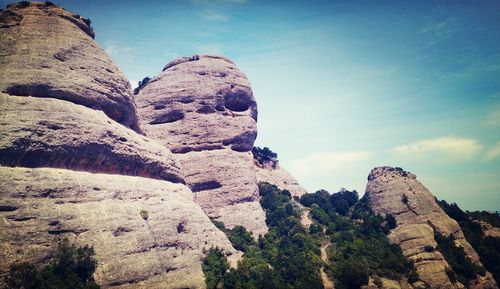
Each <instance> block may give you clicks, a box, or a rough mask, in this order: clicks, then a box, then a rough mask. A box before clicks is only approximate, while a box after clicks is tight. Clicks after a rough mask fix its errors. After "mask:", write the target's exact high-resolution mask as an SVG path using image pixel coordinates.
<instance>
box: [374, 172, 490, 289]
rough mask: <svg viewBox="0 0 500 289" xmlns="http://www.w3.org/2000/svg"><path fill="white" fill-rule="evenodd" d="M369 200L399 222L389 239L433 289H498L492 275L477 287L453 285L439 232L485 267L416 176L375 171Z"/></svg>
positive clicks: (384, 214) (378, 211)
mask: <svg viewBox="0 0 500 289" xmlns="http://www.w3.org/2000/svg"><path fill="white" fill-rule="evenodd" d="M365 197H366V200H367V202H368V205H369V207H370V208H371V209H372V210H373V212H374V213H375V214H380V215H382V216H384V217H385V216H387V215H391V216H393V217H394V218H395V219H396V222H397V226H396V227H395V228H394V229H392V230H391V232H390V234H389V236H388V237H389V239H390V240H391V242H393V243H396V244H398V245H399V246H400V247H401V249H402V250H403V254H404V255H405V256H407V257H409V258H410V259H412V260H413V261H414V262H415V266H416V268H417V272H418V273H419V275H420V278H421V279H422V280H423V281H424V282H425V283H427V284H429V285H430V286H431V287H433V288H458V287H460V286H463V285H467V286H472V285H474V286H477V287H480V288H496V283H495V281H494V280H493V279H492V277H491V275H490V274H486V276H484V277H481V276H479V277H478V280H476V282H475V283H474V284H459V283H458V284H457V283H452V282H451V281H450V277H449V274H447V271H450V270H451V271H452V268H451V267H450V264H448V263H447V261H446V259H445V258H444V257H443V255H442V254H441V252H439V250H435V248H436V247H437V246H438V244H437V243H436V239H435V232H437V233H439V234H441V235H444V236H445V237H448V236H452V237H453V239H454V242H455V244H456V245H457V246H460V247H462V248H463V249H464V251H465V253H466V255H467V256H468V257H469V258H470V260H471V261H472V262H473V263H474V264H475V265H477V266H481V267H482V264H481V262H480V260H479V256H478V254H477V253H476V251H475V250H474V249H473V248H472V246H471V245H470V244H469V243H468V242H467V240H466V239H465V237H464V234H463V232H462V230H461V229H460V226H459V225H458V223H457V222H456V221H455V220H453V219H452V218H450V217H449V216H448V215H447V214H446V213H445V212H444V211H443V210H442V209H441V208H440V206H439V205H438V204H437V202H436V199H435V197H434V196H433V195H432V193H431V192H430V191H429V190H428V189H427V188H426V187H424V186H423V185H422V184H421V183H420V182H419V181H418V180H417V178H416V176H415V175H414V174H411V173H409V172H406V171H404V170H402V169H401V168H391V167H379V168H375V169H373V170H372V171H371V172H370V175H369V176H368V184H367V186H366V195H365ZM429 246H430V247H429Z"/></svg>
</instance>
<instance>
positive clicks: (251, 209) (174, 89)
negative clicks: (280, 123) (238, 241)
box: [136, 55, 267, 235]
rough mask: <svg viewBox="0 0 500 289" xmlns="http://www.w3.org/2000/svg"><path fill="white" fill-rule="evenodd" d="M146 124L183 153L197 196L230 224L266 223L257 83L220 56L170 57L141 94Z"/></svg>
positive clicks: (260, 228)
mask: <svg viewBox="0 0 500 289" xmlns="http://www.w3.org/2000/svg"><path fill="white" fill-rule="evenodd" d="M136 102H137V110H138V115H139V121H140V124H141V128H142V129H143V130H144V132H145V133H146V134H147V135H148V137H151V138H153V139H155V140H158V141H159V142H160V143H162V144H163V145H165V146H166V147H168V148H170V149H171V150H172V152H174V153H177V155H176V156H177V157H178V159H179V161H180V163H181V167H182V170H183V173H184V176H185V180H186V183H187V184H188V186H189V187H190V188H191V189H192V190H193V193H194V194H195V195H196V196H195V201H196V202H197V203H198V204H200V206H201V207H202V208H203V209H204V211H205V212H206V213H207V214H208V215H209V216H211V217H214V218H217V219H219V220H220V221H223V222H224V223H225V224H226V225H227V226H228V227H233V226H235V225H243V226H245V227H246V228H247V229H248V230H251V231H252V232H253V233H254V234H255V235H257V234H263V233H265V232H266V231H267V227H266V225H265V214H264V211H263V210H262V208H261V207H260V204H259V202H258V200H259V194H258V187H257V179H256V176H255V170H254V164H253V157H252V155H251V153H250V152H249V151H250V150H251V149H252V147H253V143H254V140H255V137H256V136H257V127H256V120H257V106H256V103H255V99H254V97H253V93H252V90H251V88H250V84H249V83H248V80H247V79H246V77H245V75H244V74H243V73H241V72H240V71H239V70H238V69H237V68H236V66H235V65H234V63H233V62H232V61H231V60H229V59H227V58H224V57H221V56H211V55H201V56H197V55H195V56H192V57H182V58H179V59H176V60H173V61H171V62H170V63H168V64H167V65H166V66H165V68H164V69H163V72H162V73H160V75H158V76H157V77H155V78H153V79H152V80H151V81H150V82H149V83H148V84H147V85H146V86H145V87H143V88H142V90H141V91H140V92H139V94H138V95H137V97H136Z"/></svg>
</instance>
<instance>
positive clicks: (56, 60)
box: [0, 2, 138, 130]
mask: <svg viewBox="0 0 500 289" xmlns="http://www.w3.org/2000/svg"><path fill="white" fill-rule="evenodd" d="M0 13H2V14H4V15H5V13H10V14H12V13H15V14H12V15H17V16H13V17H6V20H4V21H1V22H0V51H2V52H1V53H0V91H2V92H5V93H8V94H11V95H19V96H35V97H44V98H47V97H50V98H57V99H63V100H67V101H70V102H73V103H76V104H81V105H84V106H87V107H90V108H93V109H97V110H101V111H104V113H106V115H107V116H109V117H110V118H112V119H114V120H116V121H118V122H119V123H122V124H123V125H125V126H127V127H131V128H132V129H134V130H138V126H137V116H136V114H135V105H134V102H133V99H132V95H131V88H130V84H129V82H128V80H127V79H126V78H125V76H124V75H123V73H122V72H121V71H120V70H119V69H118V68H117V67H116V65H114V64H113V62H112V61H111V59H110V58H109V57H108V56H107V55H106V53H105V52H104V50H102V49H101V48H100V47H99V46H98V45H97V43H96V42H95V41H94V40H93V37H94V32H93V30H92V27H91V26H90V24H89V23H86V22H85V21H84V18H82V17H80V16H77V15H74V14H73V13H70V12H68V11H66V10H64V9H63V8H61V7H59V6H57V5H46V4H45V3H43V2H32V3H31V5H29V6H28V7H23V6H22V5H16V4H13V5H10V6H9V7H8V8H7V9H6V11H4V12H0ZM10 14H9V15H10ZM3 18H4V17H3ZM4 19H5V18H4Z"/></svg>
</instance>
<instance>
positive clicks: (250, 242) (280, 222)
mask: <svg viewBox="0 0 500 289" xmlns="http://www.w3.org/2000/svg"><path fill="white" fill-rule="evenodd" d="M259 192H260V195H261V197H262V198H261V201H260V202H261V205H262V207H263V208H264V209H265V211H266V222H267V225H268V227H269V233H267V234H266V235H265V236H259V238H258V241H254V239H253V238H249V236H250V235H249V233H248V232H247V231H246V230H245V229H244V228H243V227H241V228H240V227H235V228H233V229H232V230H229V229H226V228H224V227H223V225H222V224H221V223H220V222H216V225H217V226H218V227H219V228H222V230H223V231H224V232H225V233H226V234H227V235H228V237H229V239H230V240H231V242H233V245H234V246H235V247H238V248H240V249H241V250H243V251H244V252H245V256H244V258H243V260H241V261H240V263H239V264H238V268H237V269H234V268H232V269H230V270H228V271H226V270H223V268H227V261H226V259H225V256H224V255H223V254H222V252H220V250H219V249H217V248H212V249H211V250H210V252H209V254H208V255H207V257H206V258H205V259H204V263H203V264H204V265H203V271H204V273H205V276H206V283H207V288H209V289H210V288H243V289H244V288H262V289H264V288H265V289H272V288H304V289H306V288H307V289H315V288H318V289H319V288H323V284H322V282H321V278H320V275H319V270H320V267H321V266H322V262H321V259H320V249H319V245H320V243H319V242H318V240H317V239H316V238H315V237H313V236H312V235H311V234H310V233H309V232H308V230H306V229H305V228H304V227H303V226H302V225H301V224H300V211H299V209H298V208H297V204H294V203H293V201H292V198H291V195H290V193H289V192H288V191H280V190H279V189H278V188H277V187H276V186H273V185H270V184H267V183H264V184H260V185H259Z"/></svg>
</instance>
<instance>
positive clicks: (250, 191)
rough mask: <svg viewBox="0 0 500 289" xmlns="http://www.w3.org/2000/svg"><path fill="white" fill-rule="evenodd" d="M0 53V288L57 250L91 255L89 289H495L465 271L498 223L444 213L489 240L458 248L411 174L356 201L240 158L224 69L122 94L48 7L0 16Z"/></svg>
mask: <svg viewBox="0 0 500 289" xmlns="http://www.w3.org/2000/svg"><path fill="white" fill-rule="evenodd" d="M0 51H1V52H0V111H1V117H0V260H2V262H1V263H0V288H3V287H5V285H6V284H5V282H4V278H3V277H5V276H7V275H9V270H10V268H12V266H15V265H18V264H22V263H30V264H34V265H36V266H41V265H43V264H47V262H48V261H50V260H54V257H55V255H56V252H57V251H56V250H57V245H58V243H60V242H61V241H62V240H65V239H67V240H69V242H71V243H72V244H75V245H77V246H86V245H90V246H92V247H93V249H94V250H95V257H96V259H97V260H98V262H97V267H96V270H95V274H94V277H95V280H96V281H97V283H98V284H99V285H100V286H101V287H102V288H205V287H206V286H208V287H210V288H213V287H216V288H223V287H224V286H225V287H226V288H235V286H233V285H235V284H238V286H240V287H241V288H246V287H242V286H247V287H248V286H250V287H251V286H254V285H255V286H254V287H251V288H266V289H267V288H277V289H280V288H304V289H306V288H307V289H311V288H318V289H321V288H324V287H325V286H326V287H328V288H332V287H333V286H335V287H336V288H339V289H344V288H345V289H350V288H360V287H361V286H369V287H367V288H375V287H378V288H408V289H410V288H429V287H430V288H461V287H463V286H467V287H469V288H498V286H497V284H496V283H495V281H494V280H493V278H492V275H491V274H490V273H489V272H487V271H486V270H485V269H484V268H483V264H482V263H481V260H484V259H483V256H484V254H486V253H485V252H492V250H497V249H491V248H493V247H494V246H495V244H497V243H495V242H497V241H498V239H495V238H494V236H498V226H494V225H492V224H489V223H487V222H486V221H485V220H487V219H485V218H483V217H481V216H480V217H478V219H477V220H472V219H468V217H467V219H463V218H464V217H463V216H462V215H460V214H458V215H457V216H458V217H457V216H453V215H452V214H451V213H449V214H450V216H451V217H453V218H462V219H461V220H466V221H464V224H466V225H467V226H469V227H473V226H474V224H476V225H477V226H482V227H483V229H484V230H485V233H483V234H482V235H484V236H488V238H490V237H491V238H492V239H491V240H493V241H491V240H490V239H487V240H486V237H485V238H484V239H485V240H486V241H484V242H483V241H482V240H476V241H475V242H468V241H467V240H469V236H470V235H471V233H470V232H469V231H468V230H465V229H464V231H465V232H466V234H465V235H464V232H462V229H461V227H460V225H459V223H457V222H456V221H455V220H454V219H452V218H450V217H449V216H448V215H447V214H446V213H445V212H444V211H443V209H442V207H440V203H437V202H436V200H435V198H434V196H433V195H432V194H431V192H429V191H428V190H427V189H426V188H425V187H424V186H423V185H422V184H421V183H420V182H418V181H417V180H416V176H415V175H413V174H411V173H408V172H405V171H403V170H402V169H399V168H390V167H380V168H375V169H373V170H372V172H371V173H370V175H369V177H368V185H367V189H366V194H365V197H364V198H362V199H361V200H360V199H359V196H358V193H357V192H356V191H352V192H351V191H348V190H341V191H340V192H338V193H336V194H330V193H328V192H327V191H324V190H320V191H318V192H316V193H314V194H307V193H306V191H305V189H304V188H302V187H301V186H300V184H299V183H298V182H297V180H296V179H295V178H294V177H293V176H291V175H290V174H289V173H288V172H287V171H286V170H284V169H283V168H282V167H281V166H280V164H279V162H278V160H277V154H275V153H273V152H271V151H270V150H269V149H267V148H264V149H263V150H260V148H254V141H255V138H256V136H257V114H258V113H257V103H256V100H255V98H254V95H253V92H252V89H251V86H250V83H249V82H248V79H247V78H246V76H245V75H244V74H243V72H241V71H240V70H239V69H238V68H237V66H236V64H235V63H234V62H233V61H231V60H230V59H228V58H225V57H222V56H215V55H194V56H189V57H181V58H178V59H175V60H173V61H171V62H169V63H167V64H166V65H165V67H164V68H163V70H162V72H161V73H160V74H159V75H157V76H156V77H154V78H152V79H151V80H150V81H144V82H143V83H142V84H141V87H140V88H139V89H137V91H136V92H137V93H135V92H134V93H135V94H133V93H132V91H131V87H130V85H129V81H128V80H127V79H126V77H125V76H124V74H123V73H122V72H121V71H120V70H119V69H118V68H117V66H116V65H115V64H114V63H113V62H112V61H111V59H110V58H109V56H108V55H106V53H105V51H104V50H103V49H101V48H100V47H99V46H98V45H97V43H96V42H95V41H94V31H93V29H92V27H91V22H90V20H88V19H85V18H83V17H81V16H79V15H77V14H74V13H71V12H69V11H66V10H64V9H63V8H61V7H60V6H58V5H55V4H53V3H51V2H31V3H29V2H20V3H17V4H11V5H9V6H7V8H6V9H5V10H2V11H0ZM255 152H257V154H261V155H260V156H258V155H257V154H256V153H255ZM441 205H442V206H443V205H447V204H446V203H443V204H441ZM447 206H448V205H447ZM447 209H448V210H450V211H451V210H455V209H454V207H453V206H451V205H449V207H447ZM462 213H463V212H462ZM378 215H380V216H382V217H380V216H378ZM497 217H498V216H496V217H495V218H497ZM301 218H302V220H303V222H302V223H301V222H300V220H301ZM495 220H497V219H495ZM497 221H498V222H500V218H499V219H498V220H497ZM392 223H394V224H392ZM268 232H269V234H267V233H268ZM252 234H253V236H252ZM259 235H262V236H261V237H259ZM450 236H451V237H450ZM466 238H467V239H466ZM481 238H483V237H481ZM450 240H451V241H450ZM446 242H448V243H449V242H452V243H453V245H452V248H451V249H450V247H449V244H448V245H447V246H448V247H446V248H447V250H449V251H447V252H444V250H443V249H442V247H443V246H445V245H446V244H447V243H446ZM487 242H489V243H487ZM390 243H393V244H390ZM394 244H397V245H399V247H400V248H401V250H400V249H399V247H398V246H396V245H394ZM454 244H456V245H457V246H459V247H455V246H454ZM471 244H472V245H473V246H475V247H474V248H477V246H476V245H475V244H481V246H483V245H484V248H482V249H481V250H479V251H478V252H479V255H478V253H476V251H475V250H474V248H473V247H472V246H471ZM492 244H493V245H492ZM216 248H217V249H216ZM235 248H237V249H238V250H236V249H235ZM446 248H445V249H446ZM460 248H463V249H460ZM440 250H441V251H440ZM456 250H458V253H457V254H458V255H457V256H459V257H460V256H461V255H460V253H461V254H462V255H464V256H466V257H463V258H462V259H461V260H462V261H464V263H471V264H470V266H472V267H471V268H472V269H473V271H474V272H473V274H472V277H473V278H472V279H471V278H469V277H470V276H469V277H468V278H469V279H466V281H467V282H465V281H464V282H462V283H460V282H459V281H457V280H456V279H457V278H458V280H463V278H462V277H463V274H465V273H467V272H465V273H464V272H459V270H457V269H456V265H457V264H456V260H454V262H455V263H452V262H450V260H451V259H450V258H449V254H450V252H451V253H453V254H455V253H456ZM497 251H498V250H497ZM497 251H495V253H498V252H497ZM454 252H455V253H454ZM464 253H465V254H464ZM480 256H481V257H480ZM495 256H496V255H495ZM408 259H410V260H412V261H413V262H414V265H413V263H412V262H410V261H408ZM205 261H206V262H205ZM226 261H227V263H226ZM465 261H466V262H465ZM237 262H238V263H237ZM237 264H238V267H237V268H233V269H230V265H231V266H232V267H235V266H236V265H237ZM484 264H485V265H487V266H490V267H489V268H491V267H494V266H496V262H495V260H491V258H490V259H489V261H488V263H486V262H484ZM462 265H463V264H462ZM212 266H215V267H212ZM217 266H218V267H217ZM214 268H215V269H214ZM221 268H222V269H221ZM415 268H416V269H415ZM495 268H497V267H495ZM212 269H214V270H212ZM497 269H498V268H497ZM491 272H494V273H495V272H500V269H498V270H491ZM417 273H418V274H417ZM476 273H477V274H476ZM217 274H219V275H221V276H218V275H217ZM495 274H497V273H495ZM499 274H500V273H499ZM457 276H458V277H457ZM495 276H496V275H495ZM215 277H217V278H218V279H217V278H216V279H213V278H215ZM461 278H462V279H461ZM335 282H336V284H332V283H335ZM207 284H208V285H207ZM214 284H215V285H214ZM228 284H229V285H228ZM245 284H246V285H245ZM212 285H214V286H212ZM231 286H232V287H231ZM236 287H237V286H236ZM240 287H237V288H240Z"/></svg>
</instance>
